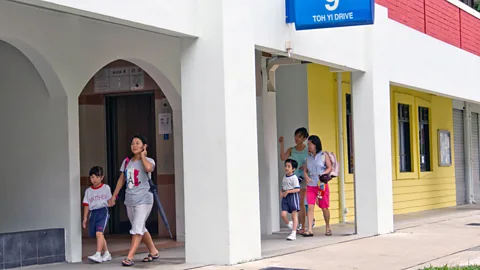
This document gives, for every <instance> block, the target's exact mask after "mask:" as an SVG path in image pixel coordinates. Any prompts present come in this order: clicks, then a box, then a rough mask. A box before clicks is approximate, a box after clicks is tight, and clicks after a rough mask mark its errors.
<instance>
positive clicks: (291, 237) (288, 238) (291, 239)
mask: <svg viewBox="0 0 480 270" xmlns="http://www.w3.org/2000/svg"><path fill="white" fill-rule="evenodd" d="M296 239H297V233H296V232H292V233H291V234H290V235H289V236H288V237H287V240H288V241H293V240H296Z"/></svg>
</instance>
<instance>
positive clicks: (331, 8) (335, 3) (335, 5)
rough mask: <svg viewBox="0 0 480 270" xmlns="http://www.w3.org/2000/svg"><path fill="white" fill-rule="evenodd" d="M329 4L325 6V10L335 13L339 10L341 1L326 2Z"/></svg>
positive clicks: (329, 0)
mask: <svg viewBox="0 0 480 270" xmlns="http://www.w3.org/2000/svg"><path fill="white" fill-rule="evenodd" d="M326 1H327V2H328V4H325V8H326V9H327V10H328V11H334V10H336V9H337V8H338V4H340V0H326Z"/></svg>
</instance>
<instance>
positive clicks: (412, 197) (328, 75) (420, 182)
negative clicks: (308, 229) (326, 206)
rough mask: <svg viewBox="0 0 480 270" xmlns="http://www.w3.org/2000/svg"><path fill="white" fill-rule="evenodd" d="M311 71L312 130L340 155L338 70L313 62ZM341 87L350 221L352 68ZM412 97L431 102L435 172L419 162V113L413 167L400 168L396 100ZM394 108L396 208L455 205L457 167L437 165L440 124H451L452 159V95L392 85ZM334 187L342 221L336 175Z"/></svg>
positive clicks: (334, 217)
mask: <svg viewBox="0 0 480 270" xmlns="http://www.w3.org/2000/svg"><path fill="white" fill-rule="evenodd" d="M307 74H308V119H309V133H310V134H312V135H318V136H319V137H320V139H321V140H322V144H323V148H324V149H325V150H328V151H332V152H334V153H335V154H336V155H337V158H338V156H339V155H338V152H339V145H338V141H337V138H338V131H337V130H338V113H337V81H336V73H332V72H330V71H329V68H328V67H325V66H321V65H316V64H309V65H308V68H307ZM342 89H343V95H342V97H343V100H342V102H343V108H344V109H343V115H342V117H343V133H344V141H343V144H344V157H345V160H344V164H343V166H341V168H340V169H343V170H344V175H345V199H346V207H347V208H348V213H347V221H353V220H354V218H355V217H354V188H353V174H349V173H348V158H347V157H348V152H347V151H348V148H347V129H346V110H345V108H346V102H345V95H346V94H347V93H348V94H350V93H351V84H350V74H348V73H344V74H343V77H342ZM399 101H402V102H411V105H414V106H415V110H414V111H415V112H416V111H417V110H418V109H417V107H416V106H419V105H420V106H427V107H429V108H430V117H431V119H430V128H431V131H430V134H431V141H430V143H431V151H430V152H431V166H432V172H423V173H419V171H420V168H419V166H420V163H419V162H418V160H419V156H420V150H419V148H418V116H417V114H416V113H415V114H414V115H413V118H412V119H417V121H412V127H411V132H412V134H411V136H412V140H411V141H412V147H413V149H414V151H412V155H413V156H412V159H413V160H414V164H413V165H414V166H413V167H414V168H415V172H414V173H407V174H405V173H399V172H398V166H397V163H398V162H399V161H398V158H397V157H398V150H397V148H398V147H397V145H398V143H397V140H398V136H397V127H396V126H397V112H396V108H397V102H399ZM391 106H392V107H391V108H392V112H391V114H392V155H393V158H392V163H393V164H392V165H393V166H392V168H393V170H392V181H393V200H394V213H395V214H402V213H410V212H417V211H423V210H430V209H435V208H442V207H448V206H454V205H455V202H456V198H455V196H456V193H455V167H454V165H453V164H452V166H450V167H439V166H438V151H437V149H438V145H437V144H438V140H437V130H438V129H446V130H450V132H451V138H452V142H451V145H452V161H453V160H454V157H453V153H454V150H453V116H452V101H451V99H448V98H443V97H438V96H434V95H431V94H427V93H421V92H418V91H413V90H409V89H405V88H400V87H396V86H391ZM330 190H331V195H330V196H331V201H330V210H331V223H332V224H334V223H338V222H339V221H340V217H341V213H340V201H339V198H340V194H339V182H338V179H334V180H332V181H331V182H330ZM315 219H316V220H317V224H323V217H322V213H321V211H320V209H318V208H317V209H316V211H315Z"/></svg>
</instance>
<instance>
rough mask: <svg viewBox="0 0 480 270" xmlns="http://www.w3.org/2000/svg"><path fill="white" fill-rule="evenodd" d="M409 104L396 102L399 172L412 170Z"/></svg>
mask: <svg viewBox="0 0 480 270" xmlns="http://www.w3.org/2000/svg"><path fill="white" fill-rule="evenodd" d="M410 138H411V136H410V105H407V104H400V103H399V104H398V141H399V150H400V153H399V159H400V172H411V171H412V155H411V141H410Z"/></svg>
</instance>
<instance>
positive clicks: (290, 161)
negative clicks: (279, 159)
mask: <svg viewBox="0 0 480 270" xmlns="http://www.w3.org/2000/svg"><path fill="white" fill-rule="evenodd" d="M287 163H290V165H292V168H293V169H294V170H296V169H297V168H298V162H297V161H296V160H294V159H291V158H289V159H287V160H285V165H287Z"/></svg>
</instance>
